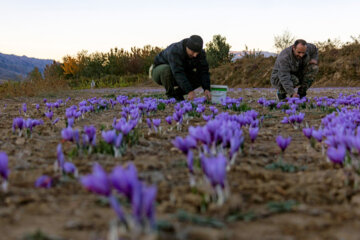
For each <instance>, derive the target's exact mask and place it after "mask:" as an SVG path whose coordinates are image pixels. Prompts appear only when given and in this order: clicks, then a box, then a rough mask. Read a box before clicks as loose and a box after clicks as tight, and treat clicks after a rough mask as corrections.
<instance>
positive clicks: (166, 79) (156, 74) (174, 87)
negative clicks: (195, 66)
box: [151, 64, 201, 100]
mask: <svg viewBox="0 0 360 240" xmlns="http://www.w3.org/2000/svg"><path fill="white" fill-rule="evenodd" d="M186 76H187V78H188V79H189V81H190V84H191V87H192V90H195V89H196V88H198V87H200V86H201V80H200V77H199V76H198V74H196V73H195V72H194V73H191V74H186ZM151 77H152V80H153V81H154V82H156V83H157V84H159V85H162V86H164V88H165V91H166V96H167V97H168V98H175V99H177V100H183V99H184V97H183V96H184V95H185V94H187V93H186V92H184V91H183V90H182V89H181V88H180V87H179V85H178V83H177V82H176V80H175V78H174V75H173V74H172V72H171V68H170V65H168V64H161V65H158V66H156V67H155V68H154V69H153V70H152V73H151Z"/></svg>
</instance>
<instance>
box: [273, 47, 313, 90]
mask: <svg viewBox="0 0 360 240" xmlns="http://www.w3.org/2000/svg"><path fill="white" fill-rule="evenodd" d="M311 59H315V60H316V61H318V49H317V48H316V46H315V45H314V44H311V43H307V48H306V53H305V55H304V57H303V58H302V59H296V57H295V56H294V53H293V51H292V46H290V47H288V48H285V49H284V50H282V51H281V53H280V54H279V55H278V57H277V59H276V62H275V65H274V68H273V71H272V73H271V80H270V81H271V84H272V85H273V86H274V87H279V86H280V85H282V87H283V88H284V89H285V91H286V93H287V94H289V95H292V94H293V93H294V92H295V91H294V86H293V82H292V81H291V74H294V75H297V76H299V75H303V71H304V69H305V67H306V65H308V63H309V62H310V60H311Z"/></svg>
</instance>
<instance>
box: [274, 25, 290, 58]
mask: <svg viewBox="0 0 360 240" xmlns="http://www.w3.org/2000/svg"><path fill="white" fill-rule="evenodd" d="M294 41H295V37H294V36H293V35H292V34H291V33H290V32H289V31H288V30H285V31H284V32H283V33H282V34H281V35H275V36H274V47H275V48H276V51H277V52H278V53H279V52H281V51H282V50H283V49H285V48H287V47H289V46H291V45H292V44H293V43H294Z"/></svg>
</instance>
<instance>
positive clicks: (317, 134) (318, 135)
mask: <svg viewBox="0 0 360 240" xmlns="http://www.w3.org/2000/svg"><path fill="white" fill-rule="evenodd" d="M312 136H313V138H315V139H316V140H317V141H318V142H321V141H322V138H323V132H322V130H321V129H319V130H313V131H312Z"/></svg>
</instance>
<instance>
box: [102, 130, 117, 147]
mask: <svg viewBox="0 0 360 240" xmlns="http://www.w3.org/2000/svg"><path fill="white" fill-rule="evenodd" d="M101 136H102V137H103V139H104V141H105V142H107V143H108V144H114V142H115V139H116V130H109V131H102V132H101Z"/></svg>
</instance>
